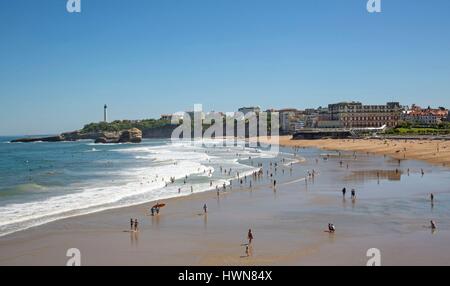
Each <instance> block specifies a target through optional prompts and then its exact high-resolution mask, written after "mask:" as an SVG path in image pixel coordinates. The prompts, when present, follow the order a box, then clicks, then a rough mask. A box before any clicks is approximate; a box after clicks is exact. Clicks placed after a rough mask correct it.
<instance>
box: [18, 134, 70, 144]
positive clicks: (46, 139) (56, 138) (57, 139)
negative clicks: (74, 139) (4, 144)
mask: <svg viewBox="0 0 450 286" xmlns="http://www.w3.org/2000/svg"><path fill="white" fill-rule="evenodd" d="M61 141H64V137H62V136H61V135H58V136H51V137H36V138H20V139H16V140H12V141H11V143H31V142H61Z"/></svg>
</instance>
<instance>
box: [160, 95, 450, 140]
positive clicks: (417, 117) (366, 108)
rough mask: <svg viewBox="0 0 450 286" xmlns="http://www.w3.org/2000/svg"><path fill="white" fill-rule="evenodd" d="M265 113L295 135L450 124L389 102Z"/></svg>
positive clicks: (435, 111) (438, 112)
mask: <svg viewBox="0 0 450 286" xmlns="http://www.w3.org/2000/svg"><path fill="white" fill-rule="evenodd" d="M238 111H239V112H240V113H243V114H247V113H249V112H254V113H256V114H258V113H260V112H261V108H260V107H258V106H255V107H242V108H239V110H238ZM266 112H268V113H271V112H278V113H279V120H280V131H281V132H282V133H294V132H297V131H299V130H302V129H305V128H346V129H351V128H379V127H383V126H386V127H395V126H397V125H399V124H400V123H401V122H409V123H415V124H422V125H433V124H439V123H441V122H444V121H450V119H449V112H448V109H446V108H443V107H439V108H431V107H428V108H421V107H420V106H417V105H415V104H413V105H412V106H411V107H408V106H402V105H400V103H399V102H388V103H386V104H383V105H364V104H362V103H361V102H355V101H352V102H340V103H335V104H329V105H328V107H319V108H314V109H305V110H298V109H295V108H286V109H278V110H276V109H268V110H266ZM161 118H162V119H166V120H170V119H171V118H172V115H162V116H161Z"/></svg>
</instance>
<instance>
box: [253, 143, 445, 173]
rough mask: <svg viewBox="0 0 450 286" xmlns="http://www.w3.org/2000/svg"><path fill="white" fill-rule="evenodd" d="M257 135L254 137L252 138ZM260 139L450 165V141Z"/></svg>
mask: <svg viewBox="0 0 450 286" xmlns="http://www.w3.org/2000/svg"><path fill="white" fill-rule="evenodd" d="M254 140H255V139H254V138H253V139H252V141H254ZM259 141H260V142H264V143H269V144H279V145H281V146H289V147H300V148H301V147H315V148H320V149H323V150H341V151H354V152H360V153H367V152H369V153H371V154H377V155H387V156H390V157H392V158H395V159H398V160H405V159H406V160H411V159H413V160H422V161H426V162H428V163H431V164H437V165H441V166H450V141H445V140H442V141H437V140H390V139H386V140H383V139H319V140H292V136H273V137H271V138H269V139H268V138H260V139H259Z"/></svg>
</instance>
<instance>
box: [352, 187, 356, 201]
mask: <svg viewBox="0 0 450 286" xmlns="http://www.w3.org/2000/svg"><path fill="white" fill-rule="evenodd" d="M355 199H356V191H355V189H352V200H355Z"/></svg>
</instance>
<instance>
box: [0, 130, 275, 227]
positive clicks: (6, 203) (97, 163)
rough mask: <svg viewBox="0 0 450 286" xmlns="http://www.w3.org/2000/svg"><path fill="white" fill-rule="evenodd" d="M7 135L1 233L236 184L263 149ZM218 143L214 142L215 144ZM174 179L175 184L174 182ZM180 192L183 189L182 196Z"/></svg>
mask: <svg viewBox="0 0 450 286" xmlns="http://www.w3.org/2000/svg"><path fill="white" fill-rule="evenodd" d="M11 139H13V138H7V137H0V158H1V163H0V236H4V235H6V234H10V233H13V232H16V231H20V230H24V229H27V228H30V227H34V226H37V225H42V224H45V223H48V222H51V221H55V220H59V219H63V218H67V217H73V216H77V215H83V214H87V213H93V212H98V211H102V210H106V209H112V208H119V207H125V206H131V205H136V204H141V203H145V202H151V201H157V200H162V199H167V198H172V197H177V196H186V195H190V194H191V190H193V192H194V193H198V192H204V191H208V190H212V189H215V188H216V186H220V187H222V186H223V184H226V185H228V184H229V182H230V179H231V177H230V176H228V175H224V174H223V173H221V172H219V171H218V170H219V168H220V167H222V168H223V169H224V170H229V169H231V170H232V175H231V176H234V177H236V176H237V173H238V172H239V174H240V175H241V176H244V175H245V174H251V173H252V172H254V171H255V170H257V168H256V167H254V166H251V164H250V160H253V159H255V158H272V157H273V156H274V155H273V154H271V153H270V152H265V151H262V150H259V149H256V148H249V147H245V146H244V145H241V146H232V147H229V146H227V147H224V146H221V145H220V144H217V145H215V142H213V141H210V142H209V143H210V144H208V148H206V147H205V146H203V145H202V144H192V143H191V142H189V143H186V142H185V143H174V144H172V142H170V141H169V140H144V141H143V143H141V144H105V145H97V144H94V143H92V141H78V142H58V143H44V142H36V143H9V140H11ZM211 146H213V147H211ZM171 179H174V180H175V181H174V182H173V183H172V182H171ZM179 189H180V190H181V191H180V193H179Z"/></svg>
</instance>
